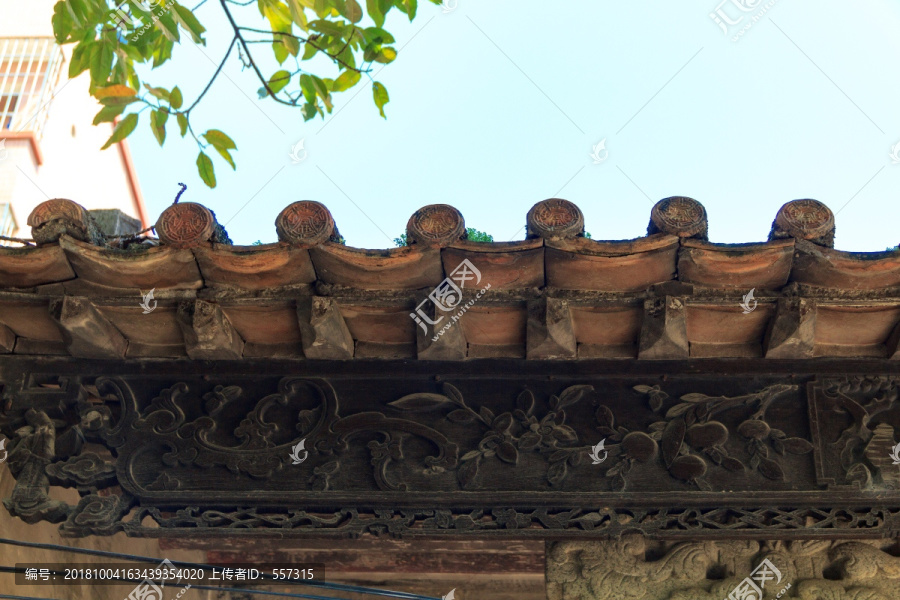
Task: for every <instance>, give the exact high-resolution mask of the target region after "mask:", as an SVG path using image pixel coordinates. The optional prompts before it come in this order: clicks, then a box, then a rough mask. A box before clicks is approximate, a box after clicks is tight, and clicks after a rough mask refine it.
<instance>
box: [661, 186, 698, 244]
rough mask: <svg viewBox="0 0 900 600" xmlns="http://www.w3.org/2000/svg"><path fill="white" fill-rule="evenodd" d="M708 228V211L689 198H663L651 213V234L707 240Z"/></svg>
mask: <svg viewBox="0 0 900 600" xmlns="http://www.w3.org/2000/svg"><path fill="white" fill-rule="evenodd" d="M707 226H708V222H707V216H706V209H705V208H704V207H703V205H702V204H700V203H699V202H697V201H696V200H694V199H693V198H688V197H687V196H672V197H670V198H663V199H662V200H660V201H659V202H657V203H656V204H655V205H654V206H653V210H651V211H650V229H649V233H660V232H661V233H668V234H670V235H677V236H678V237H700V238H703V239H705V238H706V232H707Z"/></svg>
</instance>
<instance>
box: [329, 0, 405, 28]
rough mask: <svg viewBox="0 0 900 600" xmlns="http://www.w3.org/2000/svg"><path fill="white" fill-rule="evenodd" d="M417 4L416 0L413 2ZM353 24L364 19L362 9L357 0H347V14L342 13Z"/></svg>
mask: <svg viewBox="0 0 900 600" xmlns="http://www.w3.org/2000/svg"><path fill="white" fill-rule="evenodd" d="M413 1H414V2H415V0H413ZM342 14H343V15H344V16H345V17H347V18H348V19H349V20H350V22H351V23H359V22H360V21H362V18H363V11H362V7H360V5H359V2H357V1H356V0H347V9H346V12H344V13H342Z"/></svg>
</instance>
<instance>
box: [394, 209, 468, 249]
mask: <svg viewBox="0 0 900 600" xmlns="http://www.w3.org/2000/svg"><path fill="white" fill-rule="evenodd" d="M465 235H466V220H465V219H464V218H463V216H462V213H461V212H459V211H458V210H457V209H456V208H454V207H452V206H450V205H449V204H429V205H428V206H423V207H422V208H420V209H419V210H417V211H416V212H414V213H413V215H412V216H411V217H410V218H409V221H408V222H407V223H406V239H407V242H408V243H410V244H412V243H416V244H423V245H427V246H447V245H449V244H452V243H453V242H456V241H458V240H460V239H462V238H463V237H465Z"/></svg>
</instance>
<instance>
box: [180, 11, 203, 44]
mask: <svg viewBox="0 0 900 600" xmlns="http://www.w3.org/2000/svg"><path fill="white" fill-rule="evenodd" d="M175 17H176V19H177V20H178V22H179V23H181V25H182V26H183V27H184V28H185V29H187V30H188V32H189V33H190V34H191V38H193V40H194V42H195V43H197V44H199V43H201V42H202V41H203V38H202V37H201V35H202V34H203V32H205V31H206V28H205V27H204V26H203V25H201V24H200V21H198V20H197V17H195V16H194V13H192V12H191V11H190V9H188V8H186V7H184V6H181V5H180V4H176V5H175Z"/></svg>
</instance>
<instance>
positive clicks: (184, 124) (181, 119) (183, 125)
mask: <svg viewBox="0 0 900 600" xmlns="http://www.w3.org/2000/svg"><path fill="white" fill-rule="evenodd" d="M175 118H176V119H178V127H179V128H180V129H181V137H184V134H186V133H187V130H188V120H187V117H186V116H185V115H184V113H178V114H177V115H175Z"/></svg>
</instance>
